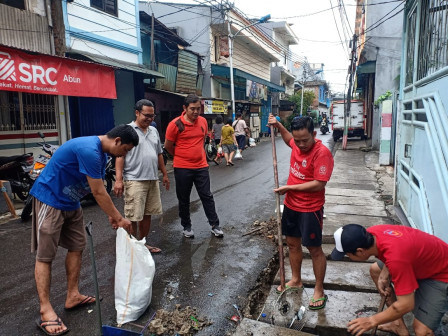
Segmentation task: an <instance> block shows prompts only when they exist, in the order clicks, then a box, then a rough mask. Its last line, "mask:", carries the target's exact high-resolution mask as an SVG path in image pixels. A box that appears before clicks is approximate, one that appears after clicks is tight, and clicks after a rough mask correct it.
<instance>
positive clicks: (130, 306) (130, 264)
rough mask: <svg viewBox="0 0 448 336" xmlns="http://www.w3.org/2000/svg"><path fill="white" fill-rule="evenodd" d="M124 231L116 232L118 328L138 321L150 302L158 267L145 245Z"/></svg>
mask: <svg viewBox="0 0 448 336" xmlns="http://www.w3.org/2000/svg"><path fill="white" fill-rule="evenodd" d="M145 243H146V239H145V238H143V239H142V240H137V239H135V238H134V237H131V236H129V234H128V233H127V232H126V231H125V230H124V229H123V228H119V229H118V230H117V241H116V252H117V263H116V265H115V309H116V310H117V323H118V325H121V324H124V323H127V322H131V321H135V320H137V319H138V318H139V317H140V316H141V315H142V314H143V313H144V312H145V310H146V309H147V308H148V306H149V304H150V303H151V296H152V281H153V279H154V273H155V269H156V268H155V265H154V260H153V259H152V256H151V253H150V252H149V250H148V248H147V247H146V246H145Z"/></svg>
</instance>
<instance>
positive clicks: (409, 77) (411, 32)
mask: <svg viewBox="0 0 448 336" xmlns="http://www.w3.org/2000/svg"><path fill="white" fill-rule="evenodd" d="M416 23H417V12H416V10H415V9H414V10H413V11H412V13H411V14H410V15H409V17H408V27H407V48H406V59H407V61H406V85H409V84H411V83H412V81H413V73H414V51H415V28H416Z"/></svg>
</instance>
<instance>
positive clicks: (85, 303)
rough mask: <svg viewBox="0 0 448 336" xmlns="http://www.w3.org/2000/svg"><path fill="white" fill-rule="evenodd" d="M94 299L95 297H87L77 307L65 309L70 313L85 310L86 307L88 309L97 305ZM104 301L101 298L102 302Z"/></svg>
mask: <svg viewBox="0 0 448 336" xmlns="http://www.w3.org/2000/svg"><path fill="white" fill-rule="evenodd" d="M92 299H95V297H94V296H89V295H87V297H86V298H85V299H84V300H82V301H81V302H79V303H77V304H76V305H74V306H73V307H70V308H67V307H64V309H65V310H67V311H70V310H76V309H79V308H84V307H88V306H91V305H94V304H95V303H96V299H95V300H93V301H92ZM101 300H102V298H100V301H101Z"/></svg>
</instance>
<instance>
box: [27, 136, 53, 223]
mask: <svg viewBox="0 0 448 336" xmlns="http://www.w3.org/2000/svg"><path fill="white" fill-rule="evenodd" d="M37 134H38V135H39V136H40V137H41V139H42V140H43V141H44V142H39V143H38V145H40V146H41V149H42V151H43V152H44V153H45V155H44V154H39V156H38V157H37V159H36V160H35V161H34V166H33V168H32V169H31V170H30V172H29V178H30V183H31V184H30V190H31V187H32V186H33V184H34V182H35V181H36V179H37V178H38V177H39V175H40V173H42V170H43V169H44V168H45V166H46V165H47V164H48V162H49V161H50V159H51V157H52V156H53V154H54V152H56V150H57V149H58V148H59V146H55V145H51V144H48V143H46V142H45V135H44V134H43V133H42V132H38V133H37ZM32 207H33V196H32V195H31V194H29V195H28V197H27V198H26V201H25V205H24V207H23V209H22V214H21V215H20V217H21V218H22V220H23V221H26V220H28V219H29V218H30V216H31V212H32V210H33V209H32Z"/></svg>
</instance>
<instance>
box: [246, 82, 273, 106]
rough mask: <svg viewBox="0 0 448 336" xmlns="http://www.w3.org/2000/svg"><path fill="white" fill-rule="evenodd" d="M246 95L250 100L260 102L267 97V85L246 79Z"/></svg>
mask: <svg viewBox="0 0 448 336" xmlns="http://www.w3.org/2000/svg"><path fill="white" fill-rule="evenodd" d="M246 96H247V98H248V99H249V100H250V101H255V102H260V101H261V100H266V99H268V87H267V86H266V85H263V84H259V83H256V82H253V81H251V80H249V79H247V80H246Z"/></svg>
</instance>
